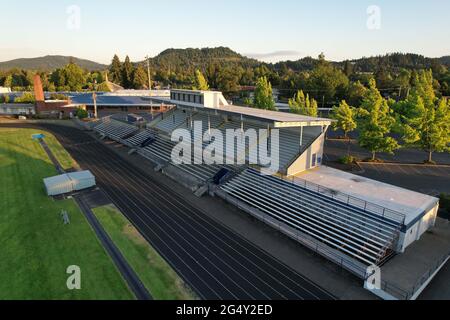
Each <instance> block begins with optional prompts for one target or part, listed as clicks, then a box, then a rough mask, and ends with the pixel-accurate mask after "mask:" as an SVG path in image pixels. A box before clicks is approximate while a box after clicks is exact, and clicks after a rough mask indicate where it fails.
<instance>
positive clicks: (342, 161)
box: [339, 156, 356, 164]
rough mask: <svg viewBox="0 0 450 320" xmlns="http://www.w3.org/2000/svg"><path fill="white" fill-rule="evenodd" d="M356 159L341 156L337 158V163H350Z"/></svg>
mask: <svg viewBox="0 0 450 320" xmlns="http://www.w3.org/2000/svg"><path fill="white" fill-rule="evenodd" d="M355 161H356V158H355V157H352V156H343V157H342V158H339V163H342V164H352V163H354V162H355Z"/></svg>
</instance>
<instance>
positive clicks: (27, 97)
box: [14, 92, 36, 103]
mask: <svg viewBox="0 0 450 320" xmlns="http://www.w3.org/2000/svg"><path fill="white" fill-rule="evenodd" d="M14 102H15V103H34V102H36V99H35V98H34V94H33V93H31V92H25V93H24V94H23V95H22V96H21V97H17V98H15V99H14Z"/></svg>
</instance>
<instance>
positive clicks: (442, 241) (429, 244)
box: [381, 218, 450, 299]
mask: <svg viewBox="0 0 450 320" xmlns="http://www.w3.org/2000/svg"><path fill="white" fill-rule="evenodd" d="M449 256H450V222H449V221H448V220H444V219H441V218H438V219H437V221H436V226H435V227H434V228H432V229H430V230H429V231H427V232H426V233H424V234H423V235H422V238H421V239H420V240H419V241H416V242H414V243H413V244H412V245H411V246H409V247H408V248H407V249H406V251H405V252H404V253H402V254H399V255H397V256H395V257H394V258H393V259H391V260H389V261H388V262H387V263H386V264H385V265H384V266H383V267H382V268H381V277H382V280H385V281H387V282H389V283H390V284H393V285H395V286H397V287H399V288H402V289H404V290H405V291H406V292H408V293H409V294H411V295H412V294H413V293H417V291H418V290H420V289H423V288H421V286H422V285H423V284H425V283H426V281H429V280H430V279H429V277H430V276H434V272H436V271H437V270H438V269H437V268H438V267H440V266H442V263H443V262H445V259H446V258H448V257H449ZM447 283H449V280H448V279H447ZM449 286H450V285H449ZM448 293H449V292H448V291H447V294H448ZM436 296H438V295H435V297H436ZM439 299H450V296H448V295H447V296H445V295H441V296H439Z"/></svg>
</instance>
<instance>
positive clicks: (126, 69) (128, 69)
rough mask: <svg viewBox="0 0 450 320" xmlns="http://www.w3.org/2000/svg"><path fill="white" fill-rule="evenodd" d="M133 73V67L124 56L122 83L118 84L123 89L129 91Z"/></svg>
mask: <svg viewBox="0 0 450 320" xmlns="http://www.w3.org/2000/svg"><path fill="white" fill-rule="evenodd" d="M133 72H134V67H133V64H132V63H131V61H130V57H128V56H126V58H125V62H124V63H123V65H122V78H121V80H122V82H120V83H119V84H121V85H122V86H123V87H124V88H125V89H130V88H131V87H132V86H133Z"/></svg>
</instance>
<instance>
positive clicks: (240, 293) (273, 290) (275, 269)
mask: <svg viewBox="0 0 450 320" xmlns="http://www.w3.org/2000/svg"><path fill="white" fill-rule="evenodd" d="M46 128H48V129H50V130H51V131H53V132H54V133H55V134H56V135H57V136H58V138H59V139H60V141H61V142H62V144H63V146H64V147H65V148H66V149H67V150H68V151H69V152H70V153H71V154H72V156H73V157H74V158H75V160H76V161H77V162H78V163H79V164H80V166H81V167H82V168H85V169H89V170H91V171H92V172H93V173H94V175H95V176H96V178H97V182H98V185H99V186H100V187H101V188H102V189H103V190H104V191H105V192H106V193H107V195H108V196H109V197H110V198H111V200H112V201H113V203H114V204H115V205H116V206H117V207H118V208H119V209H120V210H121V211H122V212H123V213H124V214H125V215H126V216H127V217H128V218H129V219H130V221H131V222H132V223H133V224H134V225H135V226H136V227H137V229H138V230H139V231H140V232H141V233H142V234H143V235H144V236H145V238H146V239H147V240H148V241H149V242H150V243H151V244H152V245H153V246H154V247H155V249H156V250H157V251H158V252H159V253H160V254H161V255H162V256H163V257H164V258H165V259H166V261H168V262H169V263H170V264H171V265H172V267H173V268H174V269H175V270H177V272H178V273H179V274H180V275H181V277H182V278H183V279H184V280H185V281H186V282H187V283H188V284H189V285H190V286H191V287H192V288H193V289H194V290H195V292H196V293H197V294H198V295H199V296H200V297H201V298H205V299H333V298H334V297H333V296H332V295H330V294H329V293H328V292H327V291H325V290H323V289H322V288H321V287H319V286H317V285H316V284H314V283H313V282H311V281H310V280H308V279H307V278H305V277H304V276H302V275H301V274H299V273H298V272H296V271H294V270H293V269H291V268H289V267H288V266H287V265H285V264H283V263H282V262H281V261H279V260H277V259H275V258H274V257H273V256H271V255H269V254H268V253H266V252H265V251H262V250H261V249H259V248H258V247H256V246H255V245H253V244H252V243H250V242H248V241H246V240H245V239H244V238H243V237H241V236H240V235H238V234H237V233H235V232H234V231H232V230H230V229H228V228H226V227H225V226H224V225H222V224H219V223H218V222H217V221H215V220H213V219H211V218H210V217H209V216H208V215H207V214H205V213H204V212H202V211H201V210H199V209H198V208H196V207H194V206H193V205H192V204H191V203H189V202H187V201H185V200H184V199H183V198H182V197H179V196H178V195H177V194H176V193H174V192H173V190H171V189H169V188H167V187H165V186H163V185H161V184H158V183H155V181H154V180H153V179H151V177H150V176H149V175H147V173H146V172H144V171H142V170H140V169H138V168H137V167H135V166H133V165H132V164H130V163H127V162H125V161H124V160H123V159H122V158H121V157H120V156H119V155H117V154H116V153H115V152H113V151H112V150H110V149H109V148H108V147H106V146H105V145H103V144H102V143H100V142H97V141H95V140H94V139H93V138H92V137H90V136H88V135H87V134H85V133H83V132H81V131H80V130H77V129H73V128H67V127H61V126H55V125H48V126H46ZM85 142H89V143H85Z"/></svg>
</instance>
